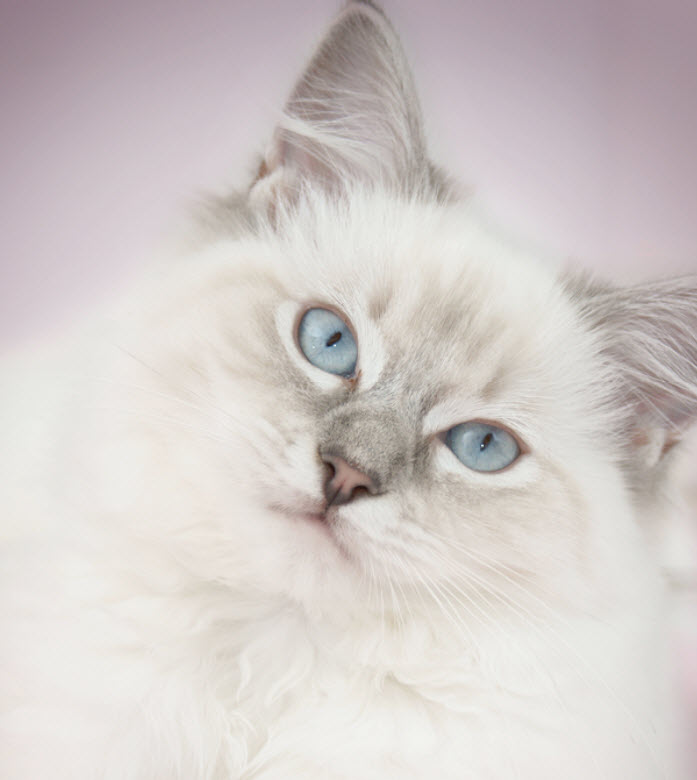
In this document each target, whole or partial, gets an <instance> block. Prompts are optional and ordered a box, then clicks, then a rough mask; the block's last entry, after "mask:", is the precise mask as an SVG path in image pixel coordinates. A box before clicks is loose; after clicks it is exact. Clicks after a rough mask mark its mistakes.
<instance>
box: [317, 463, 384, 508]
mask: <svg viewBox="0 0 697 780" xmlns="http://www.w3.org/2000/svg"><path fill="white" fill-rule="evenodd" d="M322 460H323V461H324V462H325V463H326V464H327V470H328V475H327V479H326V481H325V483H324V497H325V498H326V499H327V507H330V506H332V505H334V506H338V505H340V504H348V502H349V501H352V500H353V499H354V498H356V496H359V495H361V494H366V493H370V494H371V495H375V494H376V493H377V492H378V491H377V488H376V486H375V483H374V482H373V480H372V479H371V478H370V477H369V476H368V475H367V474H364V473H363V472H362V471H360V470H359V469H357V468H355V467H354V466H351V465H350V464H349V463H347V462H346V461H345V460H344V459H343V458H342V457H340V456H339V455H332V454H330V453H322Z"/></svg>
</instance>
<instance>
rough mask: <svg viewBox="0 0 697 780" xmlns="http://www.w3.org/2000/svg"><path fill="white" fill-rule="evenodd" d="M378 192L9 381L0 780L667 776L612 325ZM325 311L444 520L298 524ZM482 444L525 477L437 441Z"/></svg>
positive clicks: (371, 512)
mask: <svg viewBox="0 0 697 780" xmlns="http://www.w3.org/2000/svg"><path fill="white" fill-rule="evenodd" d="M353 12H361V13H368V14H369V15H370V18H371V19H374V20H375V19H378V23H379V24H383V22H382V21H379V20H380V19H381V17H379V15H378V14H379V12H377V11H375V10H374V9H373V8H372V7H371V8H366V7H364V6H362V5H361V6H359V7H358V10H356V7H354V8H353ZM345 13H347V12H345ZM385 30H387V28H385V29H384V30H383V32H382V35H383V36H384V35H386V34H387V32H385ZM391 45H392V44H391ZM269 159H270V164H276V165H280V166H281V167H282V166H283V165H284V164H285V165H286V166H287V165H288V161H287V160H286V162H285V163H284V162H283V159H282V156H281V157H279V156H278V155H277V156H276V157H274V155H273V154H272V155H271V156H270V158H269ZM295 159H297V158H295ZM345 159H346V155H343V156H342V161H343V160H345ZM274 160H275V163H274ZM342 165H343V162H342V163H341V165H340V166H339V167H338V168H337V171H338V172H340V171H341V170H342V167H341V166H342ZM282 174H283V177H284V179H283V180H284V181H285V183H286V185H287V183H288V182H289V181H291V178H289V176H288V170H287V169H285V170H283V171H282ZM294 175H295V174H294ZM270 176H273V171H272V172H271V173H270ZM414 180H415V179H411V181H412V182H413V181H414ZM420 180H421V181H423V182H428V181H430V180H429V179H428V177H426V176H425V177H423V178H422V179H420ZM261 184H263V182H262V183H261ZM277 184H278V183H276V184H274V185H273V186H272V187H271V188H269V189H268V190H267V191H266V192H265V193H261V191H260V190H259V189H257V191H256V193H255V197H256V198H257V199H260V200H262V201H263V199H264V198H276V199H277V198H278V193H279V187H278V186H277ZM385 184H386V182H385V180H384V179H383V178H382V176H381V182H380V186H377V187H375V186H368V185H366V184H365V182H363V181H362V176H358V177H357V180H356V181H354V183H353V184H352V185H351V186H350V187H349V188H348V189H347V190H346V191H345V192H343V193H342V194H340V195H337V194H336V193H334V194H328V193H327V190H326V189H325V187H326V181H323V182H322V183H321V185H320V184H317V185H313V184H312V182H311V181H310V182H308V181H303V182H302V184H301V185H300V186H297V187H296V186H295V185H293V198H292V203H291V204H290V205H284V203H283V201H282V200H281V199H277V200H276V202H275V206H274V208H273V209H271V210H268V209H263V213H260V212H258V211H256V212H255V216H254V219H253V220H251V221H250V225H251V228H250V229H249V230H248V231H245V232H244V233H241V234H240V235H239V236H238V237H236V238H219V239H215V240H213V241H210V242H208V243H207V244H206V245H204V246H201V247H199V248H197V249H196V250H195V251H193V252H191V254H190V255H189V256H187V257H184V258H182V259H181V260H180V261H178V262H177V263H173V265H172V266H171V267H170V268H167V269H159V270H158V271H157V272H156V273H155V274H154V275H153V278H152V279H151V280H150V281H149V282H147V283H145V284H144V285H143V287H142V288H141V289H140V290H139V291H137V292H136V293H135V294H134V295H133V296H132V297H131V298H130V299H128V300H127V301H125V302H124V303H123V305H122V306H121V308H120V309H119V310H118V311H117V312H116V315H115V316H114V317H113V319H112V320H111V321H110V322H108V323H106V324H104V325H103V326H101V327H99V328H94V327H92V328H90V329H89V330H90V332H89V334H88V335H87V336H85V337H81V338H79V339H71V340H69V342H68V343H66V344H64V345H61V346H60V347H54V348H53V349H52V350H51V351H50V355H49V356H48V357H46V356H41V357H37V358H35V359H34V358H32V359H25V358H20V359H17V360H16V361H15V362H11V361H9V360H8V361H7V362H6V363H5V364H4V366H3V375H2V407H1V408H2V412H1V414H2V419H1V421H0V426H1V430H2V434H1V435H2V440H3V442H5V443H6V446H5V447H4V448H3V452H2V455H1V456H0V468H1V469H2V474H3V479H2V482H1V483H0V491H1V493H0V499H1V502H2V506H3V507H4V509H3V521H2V529H1V531H0V534H1V538H2V547H1V548H0V562H1V563H0V586H1V587H0V637H1V639H0V777H2V778H7V780H28V779H29V778H32V779H38V778H47V777H51V778H54V779H55V780H60V779H61V778H66V780H67V778H70V780H83V778H84V779H85V780H87V778H90V779H92V778H105V779H106V778H108V779H109V780H125V779H126V778H128V779H130V778H133V779H134V780H135V779H136V778H138V780H146V778H147V780H175V779H177V778H178V779H179V780H230V779H231V778H244V779H245V780H251V778H255V780H259V779H261V778H264V779H267V780H270V779H271V778H274V779H278V778H306V777H309V778H365V779H366V780H370V779H371V778H375V779H376V780H377V778H381V779H384V778H427V777H428V778H430V777H438V778H453V779H455V778H458V779H460V778H473V779H474V780H485V779H488V778H492V779H493V778H495V779H496V780H501V779H502V778H514V777H519V778H524V779H525V780H532V779H533V778H535V780H542V779H543V778H549V779H550V780H551V778H558V777H565V778H571V779H572V780H581V779H583V780H587V779H588V778H591V777H592V778H596V777H597V778H610V779H612V780H615V779H619V778H628V777H631V778H637V779H638V780H640V779H642V778H643V779H645V780H655V779H656V778H666V780H675V779H677V778H681V777H682V775H681V772H682V771H683V770H682V768H681V766H680V750H679V745H678V744H676V743H678V742H679V737H680V734H679V723H678V720H677V718H676V711H675V706H674V698H673V690H672V681H671V674H670V646H669V641H668V632H667V631H666V630H664V625H663V621H664V617H665V604H666V592H665V588H664V585H663V582H662V580H661V576H660V572H659V563H660V562H659V561H658V560H656V558H655V556H654V554H653V550H652V548H651V534H650V532H649V531H648V530H647V527H648V526H650V524H651V520H652V518H651V517H650V516H649V515H650V514H651V513H653V512H655V511H658V510H657V505H649V504H647V503H644V504H642V505H641V506H638V505H637V502H636V499H635V495H634V494H633V493H632V491H631V486H630V480H629V479H628V478H627V473H626V470H625V469H626V464H625V460H626V450H627V444H626V441H620V440H619V437H620V436H621V435H622V434H623V433H625V434H626V432H627V427H628V425H629V423H627V422H626V420H627V419H629V417H630V416H631V415H630V413H629V412H628V411H627V410H626V409H624V408H622V403H620V405H619V406H618V402H617V395H618V394H617V389H618V383H620V382H622V381H626V378H618V371H617V370H616V367H613V364H612V357H611V352H612V351H611V350H609V349H608V344H609V343H610V340H611V338H612V337H611V334H610V331H603V327H604V325H603V323H604V322H606V318H604V317H601V316H598V317H597V318H595V319H593V317H592V316H591V315H590V312H591V309H592V306H591V304H590V303H589V302H588V301H589V300H590V298H589V297H584V301H585V303H584V304H583V305H581V304H579V303H578V302H577V301H575V300H574V297H573V295H570V294H569V292H568V289H567V287H566V286H565V283H564V280H562V279H561V278H560V277H559V274H558V271H557V270H556V269H555V268H554V267H550V266H548V265H546V264H545V263H543V262H541V261H539V260H537V259H536V258H535V257H534V256H532V255H531V253H530V252H528V251H527V250H524V249H522V248H520V247H518V246H516V245H515V244H514V243H513V242H511V241H510V240H508V239H504V238H502V237H501V236H500V235H499V234H498V233H497V232H496V231H494V230H492V229H490V228H489V227H488V226H487V224H486V222H485V220H483V219H482V218H481V217H480V216H479V215H478V213H477V211H476V209H475V208H474V207H473V206H472V205H470V204H466V203H465V204H463V203H451V204H447V205H446V204H443V203H442V202H440V201H439V198H438V197H435V195H434V193H433V191H430V194H429V195H428V196H427V197H425V196H424V194H423V191H420V192H417V193H416V194H411V195H410V194H409V193H405V192H402V191H399V189H400V188H399V187H398V188H396V189H395V188H388V187H386V186H383V185H385ZM428 186H431V185H430V184H429V185H428ZM280 189H281V190H282V189H283V186H281V187H280ZM385 295H387V296H388V297H389V299H390V301H391V302H390V304H389V306H388V307H387V308H386V310H385V311H384V312H383V313H382V315H381V316H380V317H375V316H374V315H373V314H371V302H374V300H375V298H376V296H378V297H379V296H385ZM426 300H428V301H439V306H434V305H429V306H425V305H424V301H426ZM313 301H314V302H320V303H324V304H329V305H332V306H335V307H337V309H340V310H341V311H342V312H344V313H345V315H346V316H347V317H349V318H350V320H351V323H352V326H353V328H354V330H355V332H356V334H357V339H358V346H359V354H360V361H361V366H365V368H364V369H362V371H363V375H362V378H361V381H362V382H364V384H363V385H361V389H360V390H359V393H363V396H361V398H363V399H364V400H363V401H361V402H362V403H363V402H364V403H366V404H367V403H368V402H370V403H374V404H376V407H377V406H379V408H381V409H383V408H384V409H389V410H390V414H394V415H396V416H395V417H394V419H395V420H396V421H397V422H399V421H400V420H401V419H402V418H406V417H407V416H408V415H416V412H415V408H416V407H417V406H418V405H419V404H420V403H422V401H423V399H424V398H425V397H426V395H428V393H431V395H433V396H437V398H436V400H433V402H432V403H431V406H430V409H429V411H428V413H427V414H426V415H425V417H424V418H423V419H421V418H418V419H419V424H418V435H419V436H423V437H424V438H425V440H427V441H428V445H427V446H428V453H429V454H428V458H429V460H428V463H429V464H430V465H429V472H428V473H429V476H428V479H429V480H430V481H429V485H432V492H431V493H429V494H428V495H426V494H424V495H420V494H419V493H418V491H416V488H415V487H414V485H409V484H405V485H403V486H402V487H401V488H400V490H399V491H398V490H394V491H393V492H391V493H387V494H385V495H384V496H379V497H377V498H375V499H366V500H363V501H356V502H353V503H351V504H349V505H347V506H345V507H342V508H341V510H340V514H339V518H340V523H337V524H336V527H335V528H334V530H333V531H332V532H331V533H328V532H327V529H326V527H324V526H322V525H321V524H318V523H311V522H307V521H306V520H305V519H303V517H302V514H303V513H304V512H305V513H306V512H312V511H316V506H317V505H318V502H321V500H322V472H321V469H320V464H319V463H318V458H317V437H318V430H317V427H316V425H317V419H318V417H317V416H316V414H320V413H319V412H317V413H315V412H311V413H310V412H308V411H307V410H308V409H314V407H313V404H320V402H321V403H324V401H322V399H325V398H331V397H333V396H332V394H334V395H335V396H337V397H338V395H340V394H341V393H342V392H344V390H342V382H343V380H342V379H340V378H338V377H332V376H328V375H326V374H322V373H321V372H319V370H318V369H316V368H315V367H313V366H311V365H310V364H309V363H307V361H305V360H304V359H303V357H302V355H300V354H299V352H298V350H297V346H296V344H295V341H294V339H293V337H292V323H293V322H294V321H295V317H296V316H297V314H298V312H300V311H301V310H302V307H303V306H304V305H306V304H307V303H311V302H313ZM448 306H451V307H452V308H453V311H457V310H458V307H460V306H461V308H462V311H463V316H465V314H464V313H466V312H469V313H467V315H466V316H467V317H468V318H469V319H468V320H467V323H468V327H467V329H466V330H464V331H463V332H458V334H456V335H455V334H454V335H453V338H452V343H451V344H449V343H448V338H445V337H444V336H443V334H447V333H448V331H447V322H446V321H445V320H444V316H445V315H444V312H445V311H446V309H447V307H448ZM441 307H442V308H441ZM584 307H585V308H584ZM482 343H484V344H485V345H486V346H485V348H482ZM668 370H670V369H668ZM494 379H497V381H498V384H493V385H492V380H494ZM492 386H493V387H494V389H493V390H492V389H491V388H492ZM365 399H372V400H370V401H369V400H365ZM358 400H361V399H360V398H359V399H358ZM318 408H319V407H318ZM366 408H368V407H366ZM322 414H323V413H322ZM327 414H329V412H327ZM476 418H483V419H494V420H497V421H500V422H501V423H503V424H505V425H507V426H509V427H511V428H512V429H513V430H515V431H516V432H517V433H518V434H519V435H520V436H521V437H522V438H523V440H524V441H525V443H526V445H527V448H528V449H529V451H528V452H526V454H525V456H524V457H523V458H521V461H520V462H519V463H518V464H517V465H516V466H515V467H513V468H511V469H509V470H508V471H506V472H503V473H501V474H499V475H482V474H477V473H475V472H469V471H468V470H467V469H465V468H464V466H462V464H460V463H459V462H457V461H456V459H455V458H454V456H453V454H452V453H451V452H450V451H449V450H447V448H446V447H445V446H444V444H443V443H442V441H441V440H440V439H439V438H438V436H437V434H439V433H442V432H443V431H445V430H447V429H448V428H449V427H451V426H452V425H455V424H457V423H459V422H463V421H465V420H468V419H476ZM386 419H387V418H386ZM415 419H417V418H416V417H415ZM618 420H621V421H622V422H621V424H619V423H618ZM609 432H611V437H610V436H609ZM383 433H384V435H385V436H389V435H391V432H390V429H389V426H388V425H387V424H386V425H385V430H384V431H383ZM615 436H616V437H617V439H615V438H614V437H615ZM400 484H401V483H400ZM462 496H466V497H467V499H466V501H463V499H462ZM467 501H471V505H470V506H468V505H467Z"/></svg>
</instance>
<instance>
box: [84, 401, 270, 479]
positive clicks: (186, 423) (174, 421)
mask: <svg viewBox="0 0 697 780" xmlns="http://www.w3.org/2000/svg"><path fill="white" fill-rule="evenodd" d="M90 408H91V409H93V410H97V411H108V412H112V413H115V414H121V415H125V416H129V417H132V418H134V419H138V420H142V421H143V422H152V423H157V424H158V425H163V424H164V425H171V426H173V427H176V428H179V429H183V430H186V431H188V432H190V433H192V434H195V435H196V437H199V438H203V439H208V440H209V441H212V442H215V443H216V444H219V445H221V446H222V447H223V449H225V448H227V447H229V446H230V441H229V440H228V439H226V438H225V437H223V436H221V435H220V434H219V433H218V432H216V431H213V430H210V429H209V428H208V427H204V426H201V425H196V424H194V422H191V421H190V420H182V419H180V418H178V417H174V416H172V415H164V414H153V413H152V412H151V411H148V410H144V409H140V408H128V407H114V406H97V405H94V406H91V407H90ZM235 433H237V434H238V435H239V434H240V433H241V432H240V431H236V432H235ZM248 443H249V444H250V446H252V447H254V448H255V449H256V450H257V453H258V455H259V457H260V458H262V459H264V461H267V457H266V454H265V452H264V449H263V447H261V446H260V445H259V444H258V442H256V441H255V440H254V437H253V436H251V437H250V439H249V440H248ZM267 465H270V464H269V463H268V462H267Z"/></svg>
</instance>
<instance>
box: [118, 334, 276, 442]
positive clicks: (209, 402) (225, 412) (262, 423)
mask: <svg viewBox="0 0 697 780" xmlns="http://www.w3.org/2000/svg"><path fill="white" fill-rule="evenodd" d="M114 346H115V347H116V348H117V349H119V350H120V351H121V352H123V353H124V354H125V355H128V357H130V358H132V359H133V360H135V361H136V362H137V363H139V364H140V365H141V366H143V367H144V368H146V369H148V370H149V371H151V372H152V373H153V374H155V376H157V377H159V378H161V379H165V380H166V377H165V376H164V375H163V373H162V372H161V371H159V370H158V369H157V368H155V366H152V365H151V364H149V363H148V362H147V361H145V360H143V358H141V357H139V356H138V355H136V354H134V353H133V352H131V351H130V350H129V349H127V348H126V347H124V346H122V345H120V344H114ZM185 390H186V392H187V393H190V394H191V395H193V396H195V397H196V398H198V399H199V400H200V401H202V402H203V403H205V404H207V405H208V406H209V407H210V408H211V409H214V410H215V411H217V412H219V413H220V414H222V415H223V416H224V417H227V418H228V419H230V420H232V421H234V422H238V420H237V418H236V417H233V416H232V414H231V412H230V410H229V409H224V408H222V407H220V406H219V405H218V404H217V403H216V402H215V401H214V400H213V399H211V398H207V397H206V396H204V395H201V393H199V392H198V391H197V390H195V389H194V388H192V387H186V388H185ZM257 422H258V423H259V424H260V426H261V427H264V428H265V433H267V434H271V435H272V436H275V438H276V439H277V438H278V436H277V434H278V432H277V431H276V430H275V429H274V428H273V426H272V425H270V424H269V423H267V422H266V421H265V420H263V419H262V418H259V419H258V420H257Z"/></svg>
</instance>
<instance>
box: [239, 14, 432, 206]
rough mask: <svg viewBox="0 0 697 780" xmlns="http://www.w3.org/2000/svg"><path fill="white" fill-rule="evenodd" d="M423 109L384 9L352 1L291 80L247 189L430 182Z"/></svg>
mask: <svg viewBox="0 0 697 780" xmlns="http://www.w3.org/2000/svg"><path fill="white" fill-rule="evenodd" d="M431 177H432V171H431V169H430V166H429V163H428V160H427V156H426V149H425V143H424V137H423V131H422V120H421V112H420V109H419V104H418V100H417V97H416V93H415V90H414V85H413V81H412V76H411V73H410V71H409V68H408V66H407V63H406V60H405V57H404V53H403V51H402V48H401V46H400V43H399V40H398V38H397V36H396V34H395V32H394V30H393V29H392V27H391V26H390V24H389V22H388V21H387V19H386V18H385V16H384V15H383V14H382V12H381V11H380V10H379V9H378V8H377V7H375V6H374V5H372V4H371V3H368V2H351V3H350V4H349V5H348V6H347V7H346V8H345V9H344V11H343V12H342V13H341V14H340V16H339V17H338V18H337V20H336V21H335V22H334V24H333V25H332V27H331V28H330V29H329V31H328V33H327V34H326V35H325V37H324V39H323V40H322V42H321V43H320V45H319V47H318V49H317V51H316V52H315V54H314V56H313V57H312V59H311V61H310V63H309V65H308V67H307V69H306V70H305V72H304V73H303V75H302V76H301V78H300V80H299V81H298V82H297V84H296V86H295V89H294V90H293V92H292V94H291V96H290V98H289V100H288V102H287V104H286V106H285V109H284V113H283V116H282V119H281V121H280V122H279V124H278V126H277V127H276V130H275V132H274V135H273V138H272V141H271V143H270V145H269V147H268V149H267V151H266V155H265V157H264V160H263V162H262V164H261V167H260V169H259V175H258V178H257V180H256V182H255V184H254V186H253V188H252V197H253V198H254V200H255V201H258V200H261V201H262V202H263V201H268V200H269V199H271V200H273V199H276V198H282V199H283V198H289V199H292V198H293V197H294V196H295V195H296V194H297V192H298V191H299V190H300V189H302V188H303V187H304V186H307V185H310V186H319V187H322V188H324V189H325V190H328V191H340V190H341V189H343V188H344V186H345V185H346V184H347V183H350V182H352V181H354V182H355V181H359V182H363V183H368V184H378V183H379V184H384V185H386V186H388V187H392V188H397V189H398V190H400V191H407V192H409V191H410V190H412V189H413V188H414V187H418V186H420V185H422V184H423V182H424V181H426V182H428V181H430V178H431Z"/></svg>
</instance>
